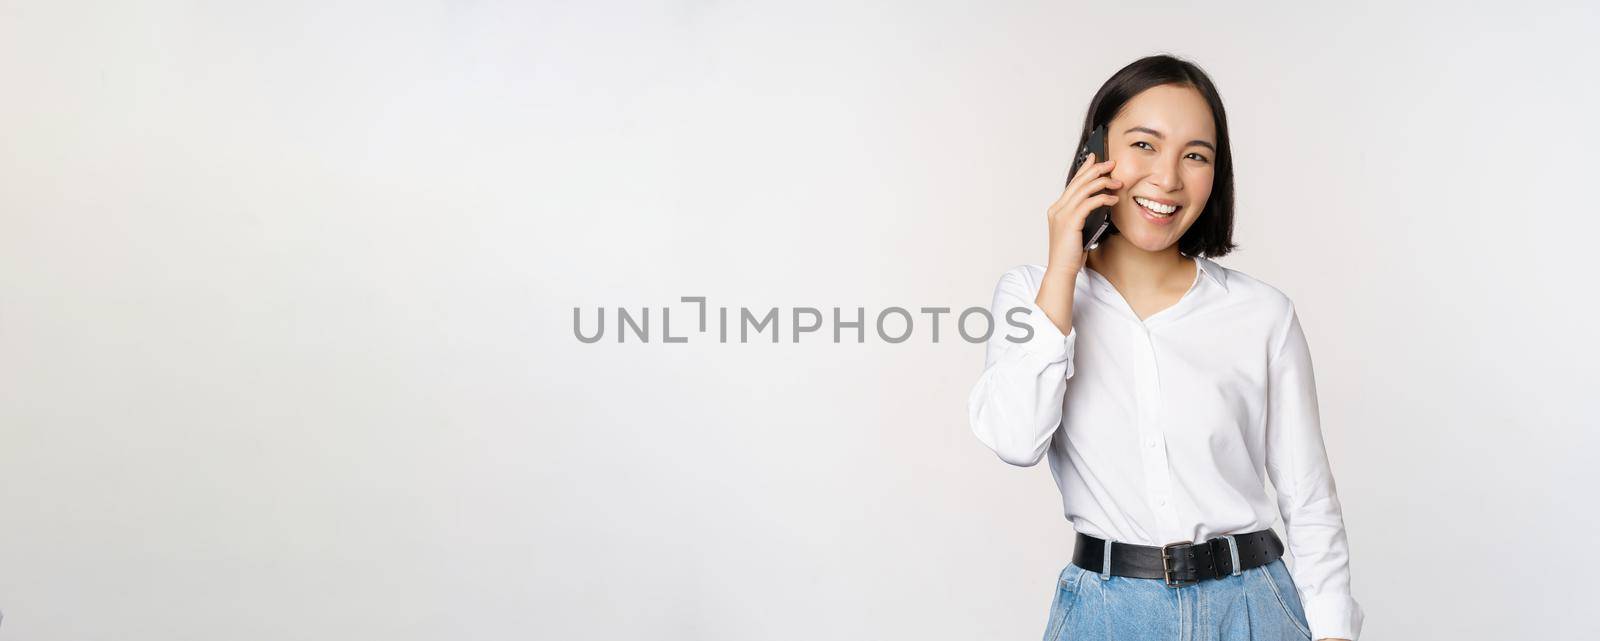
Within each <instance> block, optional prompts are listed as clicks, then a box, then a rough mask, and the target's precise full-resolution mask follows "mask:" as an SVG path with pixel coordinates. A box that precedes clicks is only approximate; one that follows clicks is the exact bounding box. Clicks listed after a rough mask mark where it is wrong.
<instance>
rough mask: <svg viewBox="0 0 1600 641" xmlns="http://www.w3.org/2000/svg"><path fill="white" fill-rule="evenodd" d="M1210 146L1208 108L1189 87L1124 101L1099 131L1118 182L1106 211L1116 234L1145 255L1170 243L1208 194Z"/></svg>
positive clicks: (1213, 134)
mask: <svg viewBox="0 0 1600 641" xmlns="http://www.w3.org/2000/svg"><path fill="white" fill-rule="evenodd" d="M1216 146H1217V130H1216V125H1215V123H1213V122H1212V120H1211V107H1210V106H1209V105H1207V104H1206V100H1205V98H1203V97H1201V96H1200V92H1198V91H1195V90H1194V89H1193V88H1192V87H1188V86H1181V85H1161V86H1157V87H1151V88H1149V89H1146V90H1145V91H1143V92H1142V93H1140V94H1139V95H1136V96H1134V97H1133V99H1132V100H1129V101H1128V103H1127V104H1126V105H1124V106H1123V109H1122V112H1121V113H1119V114H1117V117H1116V118H1113V119H1112V120H1111V124H1110V126H1109V127H1108V131H1107V132H1106V155H1107V156H1108V157H1110V158H1111V159H1113V160H1116V161H1117V165H1116V167H1115V168H1113V169H1112V171H1111V175H1112V176H1113V177H1115V178H1116V179H1117V180H1120V181H1122V184H1123V188H1122V189H1119V190H1117V191H1116V194H1117V196H1118V198H1117V203H1116V205H1115V206H1114V207H1113V209H1112V214H1111V221H1112V223H1114V224H1115V225H1116V226H1117V230H1118V231H1119V232H1121V234H1122V237H1123V238H1124V239H1125V240H1127V241H1128V242H1129V243H1132V244H1134V245H1135V246H1138V247H1139V248H1140V249H1143V250H1145V251H1151V252H1156V251H1162V250H1164V249H1166V248H1168V247H1170V246H1172V245H1174V244H1176V243H1177V242H1178V239H1179V238H1182V237H1183V233H1184V232H1185V231H1188V229H1189V226H1190V225H1193V224H1194V221H1195V220H1196V219H1198V218H1199V217H1200V212H1203V211H1205V209H1206V200H1207V199H1208V198H1210V197H1211V181H1212V179H1213V177H1214V172H1215V163H1216V161H1217V152H1216ZM1141 201H1143V202H1141ZM1146 206H1148V208H1147V207H1146ZM1173 206H1176V207H1177V210H1176V211H1173V212H1172V213H1171V214H1170V215H1167V216H1162V214H1163V213H1166V211H1168V210H1171V208H1172V207H1173Z"/></svg>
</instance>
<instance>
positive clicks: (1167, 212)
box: [1133, 197, 1178, 216]
mask: <svg viewBox="0 0 1600 641" xmlns="http://www.w3.org/2000/svg"><path fill="white" fill-rule="evenodd" d="M1133 201H1134V202H1136V203H1139V205H1140V206H1141V207H1144V208H1145V209H1148V210H1150V211H1152V212H1155V213H1157V214H1161V215H1163V216H1171V215H1172V212H1175V211H1178V206H1177V205H1163V204H1161V203H1158V202H1155V201H1153V200H1145V199H1143V198H1138V197H1135V198H1134V199H1133Z"/></svg>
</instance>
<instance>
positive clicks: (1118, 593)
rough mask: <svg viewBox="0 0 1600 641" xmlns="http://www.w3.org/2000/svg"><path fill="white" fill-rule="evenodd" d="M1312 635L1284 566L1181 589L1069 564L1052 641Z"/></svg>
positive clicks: (1293, 639)
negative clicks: (1110, 574) (1101, 572)
mask: <svg viewBox="0 0 1600 641" xmlns="http://www.w3.org/2000/svg"><path fill="white" fill-rule="evenodd" d="M1309 630H1310V626H1309V625H1308V624H1307V623H1306V614H1305V610H1304V609H1302V608H1301V606H1300V596H1299V594H1298V593H1296V592H1295V586H1294V579H1293V577H1291V576H1290V575H1289V568H1288V567H1287V566H1285V565H1284V563H1283V559H1281V558H1279V559H1274V560H1273V561H1272V562H1271V563H1268V564H1266V565H1262V566H1257V567H1253V568H1250V569H1248V570H1244V571H1242V572H1240V573H1239V575H1238V576H1226V577H1223V578H1220V579H1208V580H1205V581H1201V582H1199V583H1195V584H1191V585H1185V586H1183V587H1178V588H1169V587H1167V586H1166V583H1165V582H1163V581H1162V580H1161V579H1140V578H1130V577H1124V576H1102V575H1101V574H1100V573H1097V572H1090V571H1088V570H1085V569H1083V568H1081V567H1078V566H1077V565H1076V564H1072V563H1068V564H1067V567H1066V568H1065V569H1063V570H1062V571H1061V576H1060V577H1059V578H1058V579H1057V581H1056V595H1055V601H1054V602H1052V603H1051V604H1050V622H1049V623H1048V625H1047V626H1046V627H1045V633H1044V641H1113V640H1115V641H1155V640H1159V641H1246V640H1253V641H1305V640H1308V639H1310V638H1311V633H1310V631H1309Z"/></svg>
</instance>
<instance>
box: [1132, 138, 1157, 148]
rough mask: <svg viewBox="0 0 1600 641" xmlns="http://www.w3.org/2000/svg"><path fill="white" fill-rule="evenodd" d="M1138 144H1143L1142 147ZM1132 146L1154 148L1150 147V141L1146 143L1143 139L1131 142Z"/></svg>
mask: <svg viewBox="0 0 1600 641" xmlns="http://www.w3.org/2000/svg"><path fill="white" fill-rule="evenodd" d="M1139 145H1144V146H1143V147H1139ZM1133 146H1135V147H1139V148H1140V149H1155V147H1151V146H1150V143H1147V142H1145V141H1143V140H1140V141H1138V142H1135V143H1133Z"/></svg>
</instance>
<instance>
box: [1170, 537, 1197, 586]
mask: <svg viewBox="0 0 1600 641" xmlns="http://www.w3.org/2000/svg"><path fill="white" fill-rule="evenodd" d="M1179 545H1194V541H1179V542H1177V543H1168V544H1166V545H1163V546H1161V575H1162V577H1161V578H1162V580H1163V581H1164V582H1166V584H1167V587H1169V588H1181V587H1183V586H1185V585H1194V584H1196V583H1199V582H1200V579H1199V578H1198V577H1197V578H1193V579H1178V580H1177V581H1176V582H1174V581H1173V578H1172V563H1171V561H1172V559H1173V556H1172V555H1171V554H1170V553H1169V552H1170V551H1171V549H1172V548H1174V547H1177V546H1179Z"/></svg>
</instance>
